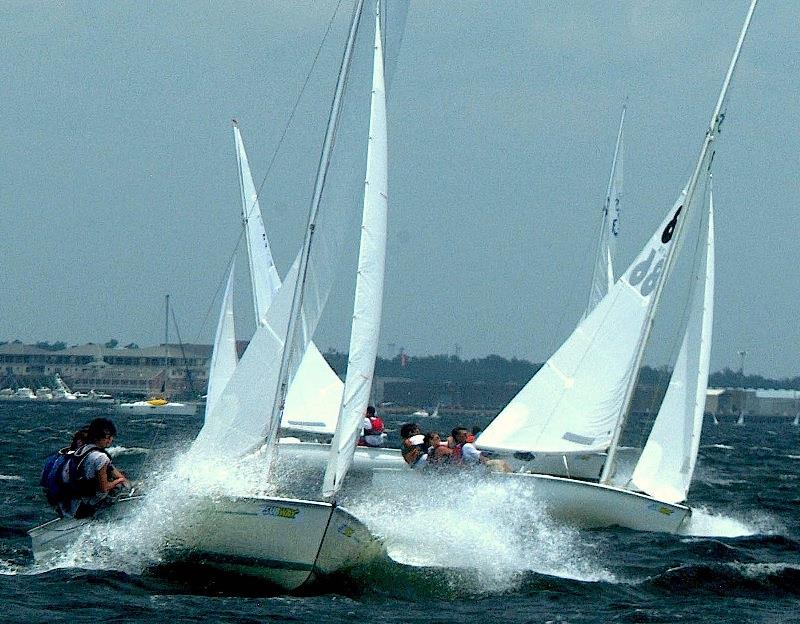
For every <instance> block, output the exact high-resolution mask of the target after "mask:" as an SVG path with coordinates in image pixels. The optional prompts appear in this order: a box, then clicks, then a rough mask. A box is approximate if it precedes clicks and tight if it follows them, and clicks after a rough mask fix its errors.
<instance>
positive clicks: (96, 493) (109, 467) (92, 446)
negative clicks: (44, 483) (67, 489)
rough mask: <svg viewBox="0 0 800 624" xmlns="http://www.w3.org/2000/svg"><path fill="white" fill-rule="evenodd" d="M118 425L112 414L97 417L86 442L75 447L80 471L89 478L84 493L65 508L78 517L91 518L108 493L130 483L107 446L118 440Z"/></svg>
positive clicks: (87, 434) (92, 423) (90, 425)
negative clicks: (109, 416) (114, 461)
mask: <svg viewBox="0 0 800 624" xmlns="http://www.w3.org/2000/svg"><path fill="white" fill-rule="evenodd" d="M116 434H117V428H116V427H115V426H114V423H113V422H111V420H109V419H108V418H95V419H94V420H92V422H90V423H89V426H88V428H87V429H86V443H85V444H84V445H83V446H81V447H79V448H78V449H77V450H76V451H75V457H76V458H78V459H79V460H80V469H79V470H80V473H81V477H82V479H83V480H85V481H86V491H85V492H84V493H83V495H81V496H78V497H76V498H74V499H73V500H71V501H68V502H67V503H65V504H64V507H65V508H64V509H63V511H64V512H65V513H67V514H68V515H71V516H74V517H75V518H78V519H80V518H88V517H90V516H92V515H94V513H95V511H97V509H98V508H99V507H100V506H102V504H103V502H104V500H105V499H106V497H107V496H108V493H109V492H111V491H112V490H114V488H117V487H119V486H123V485H124V486H128V485H129V484H128V479H127V478H126V477H125V475H124V474H122V473H121V472H120V471H119V470H117V469H116V468H115V467H114V466H113V464H112V463H111V457H110V456H109V455H108V452H107V451H106V449H107V448H108V447H110V446H111V444H112V443H113V442H114V436H115V435H116Z"/></svg>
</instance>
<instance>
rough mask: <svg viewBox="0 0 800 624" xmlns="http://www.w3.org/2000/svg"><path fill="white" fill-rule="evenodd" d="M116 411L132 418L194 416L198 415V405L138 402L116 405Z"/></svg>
mask: <svg viewBox="0 0 800 624" xmlns="http://www.w3.org/2000/svg"><path fill="white" fill-rule="evenodd" d="M114 411H115V412H118V413H120V414H129V415H131V416H153V415H156V414H163V415H165V416H194V415H195V414H197V404H196V403H165V404H164V405H153V404H151V403H149V402H148V401H136V402H135V403H120V404H119V405H115V406H114Z"/></svg>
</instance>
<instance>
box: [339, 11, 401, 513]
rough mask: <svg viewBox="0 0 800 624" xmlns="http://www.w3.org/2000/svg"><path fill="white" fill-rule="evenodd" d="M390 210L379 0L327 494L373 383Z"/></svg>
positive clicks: (349, 454) (346, 464)
mask: <svg viewBox="0 0 800 624" xmlns="http://www.w3.org/2000/svg"><path fill="white" fill-rule="evenodd" d="M387 210H388V137H387V129H386V94H385V86H384V75H383V49H382V44H381V28H380V5H378V7H377V9H376V14H375V52H374V55H373V70H372V97H371V103H370V126H369V144H368V147H367V173H366V182H365V185H364V205H363V211H362V221H361V240H360V245H359V254H358V274H357V277H356V292H355V300H354V303H353V323H352V327H351V330H350V348H349V359H348V363H347V377H346V379H345V384H344V393H343V396H342V403H341V409H340V411H339V422H338V425H337V427H336V433H335V435H334V437H333V442H332V444H331V452H330V456H329V460H328V465H327V468H326V471H325V479H324V483H323V496H325V497H327V498H330V497H333V496H334V495H335V493H336V492H337V491H338V490H339V488H340V487H341V484H342V480H343V479H344V476H345V475H346V474H347V471H348V470H349V468H350V464H351V463H352V460H353V454H354V453H355V447H356V440H357V438H358V435H359V431H360V429H361V425H362V422H363V419H364V412H365V410H366V408H367V403H368V401H369V394H370V390H371V389H372V379H373V375H374V373H375V358H376V357H377V355H378V337H379V335H380V325H381V311H382V309H383V281H384V273H385V266H386V215H387Z"/></svg>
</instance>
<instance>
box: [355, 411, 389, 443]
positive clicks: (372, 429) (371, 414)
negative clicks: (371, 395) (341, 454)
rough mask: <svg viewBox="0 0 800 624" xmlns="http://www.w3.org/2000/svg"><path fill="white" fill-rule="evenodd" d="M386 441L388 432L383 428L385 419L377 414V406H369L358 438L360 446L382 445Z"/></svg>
mask: <svg viewBox="0 0 800 624" xmlns="http://www.w3.org/2000/svg"><path fill="white" fill-rule="evenodd" d="M385 441H386V433H385V432H384V430H383V420H382V419H381V418H380V417H379V416H376V415H375V407H374V406H372V405H368V406H367V413H366V415H365V416H364V422H363V423H362V431H361V437H360V438H359V439H358V445H359V446H371V447H381V446H383V445H384V442H385Z"/></svg>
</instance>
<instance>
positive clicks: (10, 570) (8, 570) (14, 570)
mask: <svg viewBox="0 0 800 624" xmlns="http://www.w3.org/2000/svg"><path fill="white" fill-rule="evenodd" d="M19 571H20V567H19V566H18V565H17V564H15V563H11V562H10V561H5V560H3V559H0V576H16V575H17V574H19Z"/></svg>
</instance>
